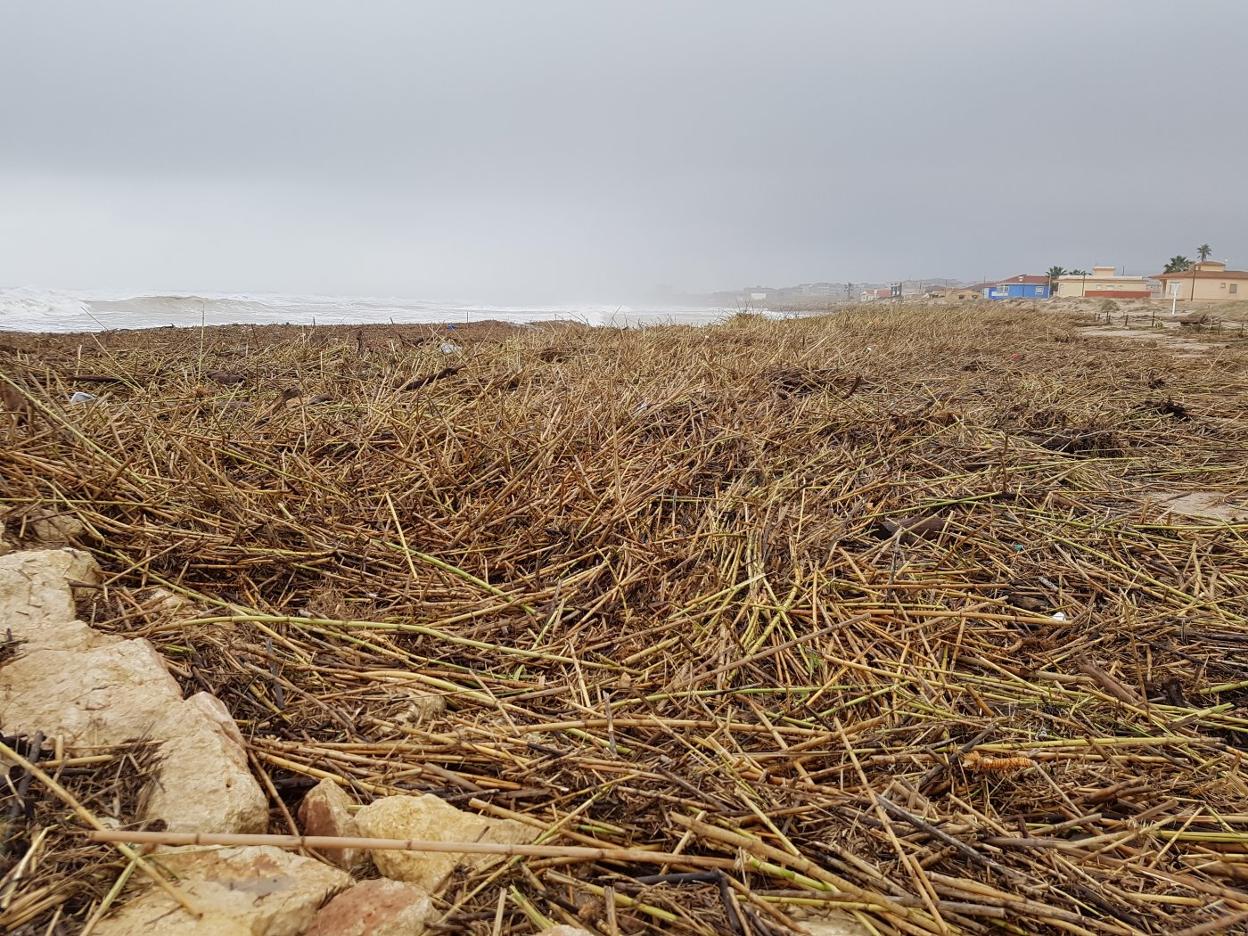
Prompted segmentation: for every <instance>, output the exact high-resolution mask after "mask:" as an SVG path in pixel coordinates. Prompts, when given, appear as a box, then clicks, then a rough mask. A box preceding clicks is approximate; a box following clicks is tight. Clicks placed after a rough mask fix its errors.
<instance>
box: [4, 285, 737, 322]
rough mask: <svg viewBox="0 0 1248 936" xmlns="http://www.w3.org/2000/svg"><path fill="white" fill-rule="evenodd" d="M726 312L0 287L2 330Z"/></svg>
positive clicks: (674, 316) (716, 312)
mask: <svg viewBox="0 0 1248 936" xmlns="http://www.w3.org/2000/svg"><path fill="white" fill-rule="evenodd" d="M726 314H727V313H726V312H725V311H724V310H720V309H713V308H703V307H689V306H685V307H678V306H673V307H633V306H594V305H568V306H559V305H554V306H520V305H517V306H510V305H508V306H503V305H471V304H462V303H438V302H426V301H421V300H408V299H394V298H377V297H367V296H297V295H276V294H256V295H251V294H232V293H203V294H199V293H195V294H152V293H133V294H127V293H104V292H75V291H69V290H49V289H35V288H30V287H15V288H4V289H0V330H10V331H49V332H76V331H100V330H105V329H114V328H157V327H162V326H165V325H174V326H181V327H187V326H195V325H199V324H200V322H201V321H202V322H203V323H205V324H208V325H227V324H237V323H255V324H269V323H290V324H296V325H311V324H321V325H340V324H385V323H388V322H395V323H434V322H453V323H457V322H472V321H482V320H485V319H493V320H497V321H504V322H517V323H523V322H536V321H547V320H552V319H554V320H570V321H580V322H584V323H586V324H589V325H614V326H636V325H648V324H660V323H667V322H671V323H678V324H704V323H707V322H712V321H716V320H718V319H721V318H723V317H724V316H725V315H726Z"/></svg>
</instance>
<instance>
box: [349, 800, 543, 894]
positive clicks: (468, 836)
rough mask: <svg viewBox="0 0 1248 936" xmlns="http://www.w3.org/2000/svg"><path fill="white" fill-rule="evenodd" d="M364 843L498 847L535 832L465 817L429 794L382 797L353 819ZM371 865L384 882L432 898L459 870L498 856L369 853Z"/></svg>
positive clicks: (516, 824) (512, 824)
mask: <svg viewBox="0 0 1248 936" xmlns="http://www.w3.org/2000/svg"><path fill="white" fill-rule="evenodd" d="M355 822H356V825H357V826H358V828H359V830H360V834H361V835H362V836H364V837H366V838H388V839H422V840H424V841H434V842H497V843H500V844H511V845H517V844H527V843H528V842H532V841H533V839H535V838H536V837H537V831H538V830H536V829H534V828H532V827H530V826H527V825H524V824H522V823H519V822H515V821H513V820H511V819H487V818H485V817H483V816H478V815H477V814H475V813H470V812H464V811H463V810H460V809H456V808H455V807H454V806H452V805H450V804H449V803H447V802H445V801H444V800H442V799H439V798H438V797H436V796H434V795H433V794H431V793H426V794H425V795H423V796H386V797H383V798H382V799H379V800H376V801H374V802H372V803H370V804H369V805H367V806H365V807H364V808H363V809H361V810H360V811H359V812H358V813H356V816H355ZM372 856H373V863H374V864H375V865H377V869H378V870H379V871H380V872H381V873H382V874H384V875H385V876H386V877H388V878H394V879H395V880H399V881H408V882H409V883H412V884H419V885H420V886H421V887H423V888H424V889H425V890H427V891H429V892H430V893H436V892H437V891H438V890H439V889H440V888H441V887H442V886H443V885H444V884H445V883H446V879H447V878H448V877H450V875H451V873H452V872H453V871H454V870H455V869H456V868H457V867H459V866H460V865H465V866H472V867H477V868H484V867H488V866H489V865H491V864H495V863H497V862H498V861H501V860H502V859H503V857H504V856H501V855H462V854H455V853H447V852H413V851H400V850H392V849H377V850H375V851H373V853H372Z"/></svg>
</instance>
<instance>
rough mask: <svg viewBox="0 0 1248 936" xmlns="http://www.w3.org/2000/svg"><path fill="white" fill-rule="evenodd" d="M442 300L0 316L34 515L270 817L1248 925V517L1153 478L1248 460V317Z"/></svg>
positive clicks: (656, 886) (962, 908)
mask: <svg viewBox="0 0 1248 936" xmlns="http://www.w3.org/2000/svg"><path fill="white" fill-rule="evenodd" d="M444 338H445V334H444V333H442V332H441V331H438V330H434V329H419V328H403V327H392V328H375V329H363V330H359V329H341V328H321V329H296V328H284V327H260V328H252V327H229V328H221V329H211V330H208V331H207V332H206V333H201V332H199V331H158V332H142V333H130V334H117V333H113V334H108V335H101V336H94V337H92V336H85V337H81V336H80V337H74V338H60V339H52V338H42V339H39V340H38V341H36V340H34V339H28V338H22V337H14V338H12V339H11V340H10V341H9V342H8V347H7V348H6V349H4V350H3V351H0V371H2V372H3V374H4V375H5V377H7V378H8V379H9V380H11V381H12V382H13V383H14V385H16V386H19V387H21V388H22V390H23V391H24V392H25V393H26V394H28V395H29V397H30V399H31V400H32V401H33V412H32V413H31V415H30V418H29V420H28V421H27V422H26V423H25V424H24V425H21V426H16V425H13V426H9V427H8V428H5V427H4V426H3V425H0V432H4V433H7V435H6V436H5V444H4V446H3V450H2V451H0V487H2V490H3V503H2V505H0V506H2V508H3V510H4V511H5V512H6V514H7V520H8V527H9V530H10V532H11V533H13V532H16V533H17V534H18V535H19V536H22V535H26V534H25V532H24V531H25V529H26V527H24V526H23V524H24V523H27V522H30V523H33V520H34V518H36V517H45V518H46V516H47V515H48V514H49V513H57V514H61V515H67V516H71V517H74V518H76V519H78V520H79V521H81V523H82V524H84V525H85V528H84V532H83V533H82V534H81V536H79V541H80V542H81V544H82V545H84V546H87V547H89V548H91V549H92V550H93V551H94V552H95V553H96V554H97V555H98V556H99V557H100V559H101V561H102V562H103V563H104V564H105V566H106V568H107V570H108V571H110V572H111V577H110V584H109V587H107V588H106V589H105V590H104V591H103V592H102V593H101V596H100V601H99V602H98V604H97V607H96V613H97V617H98V620H97V621H96V624H97V626H105V627H111V628H113V629H115V630H117V631H119V632H126V633H128V634H132V635H142V636H146V637H148V638H150V639H152V640H153V641H155V642H156V643H157V644H158V645H159V646H160V648H161V650H162V651H163V652H164V653H165V654H166V656H167V657H168V658H169V659H170V660H171V661H172V664H173V666H174V667H175V668H176V670H177V674H178V676H179V677H180V678H181V680H182V681H183V682H184V684H185V685H186V687H187V688H188V690H189V689H201V688H203V689H208V690H211V691H212V692H215V693H216V694H217V695H219V696H220V697H221V698H222V699H223V700H224V701H225V702H226V704H227V705H228V706H229V708H230V709H231V711H232V712H233V713H234V715H235V717H236V718H237V719H238V720H239V723H240V725H241V727H242V729H243V732H244V734H245V735H247V736H248V738H249V743H250V747H251V753H252V756H253V759H254V764H255V767H256V769H257V770H258V771H261V772H263V774H264V779H265V780H266V782H267V784H268V785H269V788H270V789H271V790H272V792H273V794H274V796H275V797H276V800H275V803H274V807H275V812H274V815H275V817H276V818H277V820H278V823H277V825H276V826H275V828H276V830H277V831H288V830H289V831H291V832H298V831H300V830H298V829H296V828H294V825H295V824H294V822H293V820H291V819H290V815H291V814H292V813H293V808H292V807H293V806H294V805H295V804H296V803H297V801H298V799H299V797H300V796H301V795H302V792H303V791H304V790H305V789H306V788H308V787H309V786H310V785H312V784H313V783H315V782H316V781H317V780H318V779H319V778H323V777H332V778H335V779H337V780H339V781H341V782H343V783H344V784H346V785H347V786H348V787H349V788H350V789H352V790H353V791H354V792H355V794H356V795H357V796H358V797H360V798H361V799H363V800H368V799H370V798H372V797H376V796H381V795H385V794H389V793H394V792H400V791H432V792H436V793H438V794H439V795H442V796H444V797H446V798H447V799H449V800H451V801H452V802H455V803H457V804H459V805H462V806H464V807H466V808H473V809H476V810H480V811H483V812H486V813H490V814H494V815H500V816H512V817H515V818H520V819H522V820H523V821H526V822H530V823H533V824H535V825H539V826H540V827H541V828H543V829H544V830H546V833H545V835H544V836H543V837H542V838H541V839H540V843H543V844H545V843H549V844H564V845H575V846H591V847H603V848H632V849H649V850H654V851H661V852H673V853H677V854H687V855H691V856H693V855H696V856H703V857H714V858H720V859H722V862H720V863H719V864H718V866H717V867H713V868H710V869H708V868H707V867H705V866H704V865H705V864H706V862H699V863H697V866H696V867H694V866H692V863H691V865H689V866H686V865H684V864H682V863H681V862H680V861H678V860H672V861H670V862H664V863H662V864H660V865H659V866H657V867H656V866H654V865H653V864H646V863H638V862H628V861H615V860H600V861H590V860H583V859H558V858H540V857H539V858H533V857H530V858H514V859H512V860H511V861H510V862H509V863H508V864H507V865H506V866H505V870H503V871H498V870H497V869H496V870H495V871H493V872H491V873H488V874H484V875H482V876H478V877H470V878H465V879H462V880H461V881H460V882H459V883H458V885H457V887H456V888H455V889H453V890H452V891H451V892H449V893H448V894H447V895H446V897H445V900H444V902H443V904H442V908H443V910H444V911H445V917H444V920H443V926H444V928H445V930H446V931H448V932H465V931H473V932H480V933H490V932H498V931H506V932H526V931H534V930H536V929H538V928H540V926H541V925H542V924H543V923H544V922H546V921H554V922H567V921H572V920H579V921H580V922H581V923H582V925H587V926H589V927H591V928H593V929H594V930H596V931H598V932H601V933H605V934H612V933H617V932H618V933H637V932H645V931H649V932H677V931H679V932H689V933H713V932H732V933H740V934H744V933H751V934H765V933H785V932H789V931H792V930H794V929H796V928H797V927H798V925H799V921H800V920H801V919H803V918H809V917H810V915H812V914H814V915H818V914H819V913H821V912H826V911H828V910H837V911H842V912H845V913H848V914H850V915H852V916H853V917H854V918H856V920H857V921H858V923H859V924H860V925H861V926H863V927H865V928H866V931H869V932H881V933H902V932H904V933H911V934H921V933H938V932H983V931H990V930H997V929H1000V928H1005V929H1007V930H1009V931H1015V932H1074V933H1123V934H1126V933H1137V932H1140V933H1167V934H1172V933H1180V932H1183V933H1188V934H1196V933H1202V932H1215V931H1219V927H1221V928H1223V929H1225V928H1234V927H1235V926H1236V925H1239V926H1244V925H1248V924H1246V923H1245V921H1248V889H1244V888H1243V884H1242V881H1241V879H1242V878H1244V877H1245V876H1248V786H1246V785H1245V776H1244V773H1243V771H1242V768H1241V760H1242V751H1243V749H1244V747H1245V744H1246V742H1248V713H1246V712H1245V710H1244V703H1245V700H1248V658H1246V657H1245V649H1248V626H1246V624H1248V539H1246V538H1245V532H1246V531H1248V525H1246V524H1243V523H1239V524H1235V523H1229V524H1228V523H1227V522H1225V521H1222V520H1218V519H1216V518H1215V519H1202V518H1189V517H1184V516H1178V515H1175V514H1164V513H1163V512H1162V510H1161V509H1160V508H1159V506H1158V504H1159V503H1160V502H1162V501H1164V500H1166V499H1167V498H1168V497H1172V496H1174V495H1175V494H1179V493H1183V492H1185V491H1192V490H1200V491H1202V492H1209V493H1212V494H1217V493H1218V492H1225V493H1227V494H1231V495H1234V494H1239V495H1243V494H1244V492H1245V490H1248V459H1245V457H1244V453H1245V451H1248V410H1246V408H1245V404H1246V402H1248V368H1246V366H1245V365H1246V363H1248V355H1246V354H1245V352H1244V350H1242V349H1235V348H1228V349H1222V350H1218V351H1215V352H1209V353H1205V354H1202V355H1199V356H1197V355H1177V354H1175V353H1173V352H1172V351H1170V350H1168V349H1166V348H1163V347H1158V348H1154V347H1149V346H1145V345H1142V344H1141V343H1139V342H1132V343H1130V344H1127V343H1114V342H1112V341H1110V340H1108V339H1103V338H1097V339H1092V340H1085V339H1082V338H1080V336H1079V332H1078V329H1077V328H1075V327H1074V323H1073V322H1072V321H1071V320H1070V319H1068V318H1064V317H1046V316H1045V315H1044V314H1043V313H1033V312H1027V311H1018V310H1011V311H1008V312H1006V311H1000V310H979V309H975V310H969V311H965V310H955V309H948V310H944V309H942V310H935V311H930V310H929V311H924V310H907V309H888V310H883V311H878V312H873V311H871V310H852V311H848V312H845V313H841V314H838V315H835V316H831V317H827V318H819V319H805V320H797V321H788V322H767V321H762V320H759V319H755V318H752V317H748V316H747V317H738V318H736V319H733V320H731V321H728V322H726V323H724V324H723V325H719V326H714V327H708V328H701V329H697V328H679V327H662V328H653V329H646V330H640V331H636V330H634V331H615V330H593V329H588V328H575V327H561V328H533V329H513V328H506V327H497V328H494V329H483V330H481V331H480V332H478V333H474V330H473V329H460V330H458V331H457V332H455V333H454V341H455V342H456V343H457V344H458V345H459V346H460V347H461V350H458V351H456V350H452V351H451V353H449V354H448V353H445V352H444V350H443V349H442V348H441V347H440V345H441V343H442V341H443V340H444ZM210 374H211V375H213V376H211V377H210V376H208V375H210ZM235 375H237V376H238V377H241V378H242V379H241V380H234V379H233V377H234V376H235ZM84 376H85V377H90V378H95V380H94V382H93V383H92V384H91V386H90V388H87V387H86V386H85V384H83V383H81V381H82V380H83V378H84ZM404 386H407V387H408V389H401V388H403V387H404ZM74 389H90V391H91V392H92V393H95V394H97V395H98V396H99V400H98V401H97V402H94V403H90V404H85V405H78V406H71V405H68V404H67V403H66V402H65V401H66V399H67V398H68V395H69V393H71V392H72V391H73V390H74ZM1159 401H1166V402H1169V403H1173V404H1176V405H1177V406H1179V407H1180V409H1176V408H1175V407H1174V406H1168V405H1164V403H1159ZM1176 413H1181V416H1180V415H1176ZM157 585H159V586H163V587H164V588H167V589H169V590H171V591H173V592H175V593H178V594H182V595H185V596H187V597H189V598H191V599H193V600H194V601H195V602H196V603H197V605H198V607H199V608H200V609H202V610H201V611H199V612H196V613H194V614H191V615H187V614H186V613H181V614H163V615H162V614H158V613H153V612H152V611H151V605H150V603H148V604H144V603H142V602H141V601H140V600H139V599H138V598H136V597H135V595H136V591H135V590H136V589H139V588H144V587H150V586H157ZM443 706H445V708H443ZM283 826H285V828H283ZM204 831H213V830H204ZM1235 921H1238V922H1235Z"/></svg>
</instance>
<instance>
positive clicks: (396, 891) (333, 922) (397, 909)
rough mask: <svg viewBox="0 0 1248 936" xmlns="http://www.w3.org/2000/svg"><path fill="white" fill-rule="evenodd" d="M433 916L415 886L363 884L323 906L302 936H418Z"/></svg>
mask: <svg viewBox="0 0 1248 936" xmlns="http://www.w3.org/2000/svg"><path fill="white" fill-rule="evenodd" d="M436 916H437V912H436V911H435V910H434V907H433V901H431V900H430V899H429V895H428V894H427V893H425V891H424V889H423V888H420V887H418V886H416V885H415V884H404V883H403V882H402V881H388V880H385V879H382V880H375V881H363V882H361V883H359V884H356V885H355V887H352V888H351V889H350V890H347V891H343V892H342V893H341V894H339V895H338V896H337V897H335V898H334V899H333V900H331V901H330V902H329V903H328V904H326V905H325V907H324V908H323V909H322V910H321V912H320V913H318V914H317V915H316V921H315V922H314V923H313V924H312V926H311V927H310V928H309V929H308V930H307V931H306V932H305V933H304V934H303V936H418V934H420V933H423V932H424V931H425V927H426V925H427V924H428V923H429V922H430V921H431V920H432V919H434V918H435V917H436Z"/></svg>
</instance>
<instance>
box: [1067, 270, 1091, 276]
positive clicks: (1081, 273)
mask: <svg viewBox="0 0 1248 936" xmlns="http://www.w3.org/2000/svg"><path fill="white" fill-rule="evenodd" d="M1068 275H1069V276H1091V275H1092V274H1091V273H1089V272H1088V271H1087V270H1071V271H1070V273H1069V274H1068Z"/></svg>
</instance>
